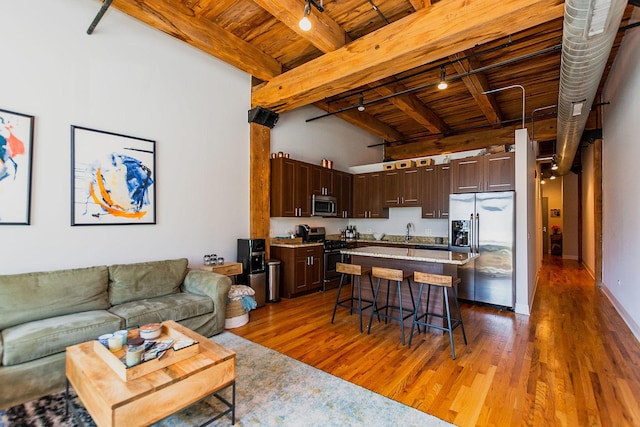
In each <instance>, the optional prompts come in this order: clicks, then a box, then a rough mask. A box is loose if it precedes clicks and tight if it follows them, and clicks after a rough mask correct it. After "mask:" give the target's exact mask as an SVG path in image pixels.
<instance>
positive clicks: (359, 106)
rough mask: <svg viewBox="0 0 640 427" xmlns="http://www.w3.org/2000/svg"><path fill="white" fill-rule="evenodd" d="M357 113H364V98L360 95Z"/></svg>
mask: <svg viewBox="0 0 640 427" xmlns="http://www.w3.org/2000/svg"><path fill="white" fill-rule="evenodd" d="M358 111H364V96H363V95H362V94H360V101H359V102H358Z"/></svg>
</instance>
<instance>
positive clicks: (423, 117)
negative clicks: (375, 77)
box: [375, 77, 449, 133]
mask: <svg viewBox="0 0 640 427" xmlns="http://www.w3.org/2000/svg"><path fill="white" fill-rule="evenodd" d="M378 84H383V85H384V86H379V87H376V88H375V91H376V92H377V93H379V94H380V95H382V96H392V95H394V94H396V93H400V92H402V91H405V90H407V88H406V87H405V86H404V85H403V84H402V83H400V82H398V81H396V80H395V78H393V77H389V78H386V79H384V80H382V81H381V82H378V83H376V86H378ZM387 102H390V103H392V104H393V105H395V106H396V108H398V109H399V110H401V111H402V112H404V113H405V114H406V115H407V116H409V117H411V118H412V119H413V120H415V121H416V122H418V123H420V124H421V125H422V126H424V127H425V128H426V129H427V130H429V131H430V132H433V133H440V132H447V131H448V130H449V126H447V124H446V123H445V122H444V121H443V120H442V119H441V118H440V116H438V115H437V114H436V113H435V112H434V111H433V110H431V109H430V108H429V107H427V106H426V105H424V103H423V102H422V101H420V99H419V98H418V97H417V96H415V95H414V94H411V93H408V94H406V95H399V96H394V97H393V98H389V99H387Z"/></svg>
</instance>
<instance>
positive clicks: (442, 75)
mask: <svg viewBox="0 0 640 427" xmlns="http://www.w3.org/2000/svg"><path fill="white" fill-rule="evenodd" d="M445 78H446V71H445V69H444V67H442V68H441V69H440V83H438V89H440V90H443V89H446V88H447V87H449V85H448V84H447V81H446V80H445Z"/></svg>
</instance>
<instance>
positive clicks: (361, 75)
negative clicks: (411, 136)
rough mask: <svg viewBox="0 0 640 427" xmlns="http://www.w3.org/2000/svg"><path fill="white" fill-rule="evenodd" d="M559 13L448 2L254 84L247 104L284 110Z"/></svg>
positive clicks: (556, 5) (549, 7) (546, 4)
mask: <svg viewBox="0 0 640 427" xmlns="http://www.w3.org/2000/svg"><path fill="white" fill-rule="evenodd" d="M563 15H564V2H563V1H562V0H539V1H536V2H531V1H529V0H510V1H504V0H477V1H468V0H448V1H443V2H439V3H436V4H434V5H433V6H431V7H427V8H424V9H421V10H419V11H417V12H415V13H413V14H411V15H409V16H407V17H405V18H403V19H400V20H398V21H396V22H394V23H392V24H390V25H387V26H385V27H383V28H381V29H379V30H377V31H374V32H373V33H370V34H367V35H366V36H363V37H361V38H359V39H358V40H355V41H354V42H352V43H349V44H348V45H346V46H344V47H342V48H340V49H338V50H336V51H333V52H330V53H327V54H325V55H323V56H322V57H320V58H317V59H315V60H313V61H310V62H307V63H305V64H303V65H301V66H299V67H297V68H295V69H293V70H291V71H288V72H286V73H283V74H281V75H280V76H277V77H274V78H273V79H271V80H270V81H267V82H265V83H264V84H262V85H260V86H257V87H256V88H255V89H254V90H253V92H252V105H254V106H255V105H260V106H263V107H266V108H269V109H273V110H275V111H277V112H283V111H289V110H292V109H295V108H298V107H301V106H304V105H308V104H310V103H313V102H316V101H319V100H321V99H324V98H328V97H331V96H334V95H337V94H339V93H342V92H345V91H347V90H350V89H352V88H355V87H359V86H362V85H363V84H369V83H372V82H374V81H376V80H380V79H383V78H385V77H389V76H391V75H394V74H397V73H400V72H403V71H406V70H409V69H411V68H415V67H417V66H419V65H423V64H425V63H429V62H432V61H435V60H437V59H440V58H444V57H448V56H449V55H452V54H455V53H456V52H460V51H463V50H467V49H471V48H472V47H473V46H475V45H477V44H481V43H486V42H489V41H492V40H495V39H497V38H499V37H506V36H508V35H509V34H511V33H515V32H518V31H521V30H524V29H527V28H531V27H534V26H536V25H540V24H542V23H544V22H547V21H549V20H552V19H556V18H559V17H562V16H563Z"/></svg>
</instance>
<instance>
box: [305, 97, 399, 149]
mask: <svg viewBox="0 0 640 427" xmlns="http://www.w3.org/2000/svg"><path fill="white" fill-rule="evenodd" d="M313 105H315V106H316V107H318V108H320V109H321V110H324V111H326V112H327V113H331V112H332V111H335V110H336V108H338V109H339V108H343V107H344V106H342V107H337V106H335V105H334V108H333V109H330V108H328V107H327V104H325V103H324V102H316V103H314V104H313ZM335 116H336V117H339V118H341V119H342V120H344V121H346V122H348V123H351V124H352V125H354V126H357V127H359V128H361V129H363V130H365V131H367V132H369V133H371V134H373V135H375V136H378V137H380V138H382V139H383V140H385V141H395V140H400V139H404V138H406V135H403V134H402V133H400V132H398V131H397V130H395V129H394V128H392V127H391V126H389V125H387V124H386V123H383V122H381V121H380V120H378V119H376V118H375V117H373V116H372V115H370V114H367V113H366V112H364V111H358V110H356V109H353V110H347V111H345V112H342V113H336V114H335Z"/></svg>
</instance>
